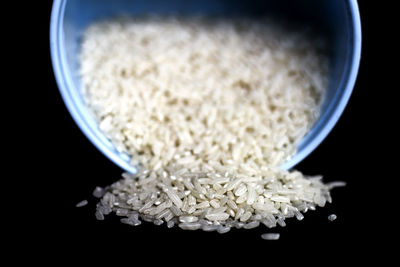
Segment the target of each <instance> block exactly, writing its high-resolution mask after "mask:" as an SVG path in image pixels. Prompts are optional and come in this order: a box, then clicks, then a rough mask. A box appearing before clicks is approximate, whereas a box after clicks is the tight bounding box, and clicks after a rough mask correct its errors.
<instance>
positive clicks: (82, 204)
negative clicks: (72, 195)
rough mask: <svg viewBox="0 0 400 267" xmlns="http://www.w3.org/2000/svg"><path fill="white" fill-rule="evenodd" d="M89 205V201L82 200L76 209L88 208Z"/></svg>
mask: <svg viewBox="0 0 400 267" xmlns="http://www.w3.org/2000/svg"><path fill="white" fill-rule="evenodd" d="M87 204H88V201H87V200H86V199H85V200H82V201H80V202H78V203H77V204H76V205H75V207H77V208H80V207H84V206H86V205H87Z"/></svg>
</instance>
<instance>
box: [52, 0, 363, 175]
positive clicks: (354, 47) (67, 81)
mask: <svg viewBox="0 0 400 267" xmlns="http://www.w3.org/2000/svg"><path fill="white" fill-rule="evenodd" d="M66 3H67V0H55V1H54V3H53V8H52V14H51V19H50V20H51V21H50V50H51V59H52V64H53V70H54V75H55V78H56V81H57V84H58V88H59V90H60V93H61V96H62V98H63V100H64V103H65V105H66V107H67V109H68V111H69V112H70V114H71V116H72V118H73V119H74V121H75V123H76V124H77V125H78V127H79V128H80V129H81V131H82V132H83V133H84V134H85V136H86V137H87V138H88V139H89V140H90V141H91V142H92V143H93V144H94V145H95V146H96V147H97V149H98V150H100V151H101V152H102V153H103V154H104V155H105V156H106V157H108V158H109V159H110V160H111V161H112V162H114V163H115V164H116V165H118V166H119V167H121V168H123V169H125V170H126V171H128V172H130V173H135V172H137V169H136V167H134V166H132V165H130V164H129V163H128V162H126V161H124V160H122V159H121V155H120V154H117V153H116V152H115V151H112V150H111V149H110V148H109V147H107V146H106V144H105V143H103V142H102V141H101V140H100V139H99V138H98V137H97V136H96V133H95V132H94V131H93V129H92V128H91V127H90V126H89V125H88V124H87V122H86V121H85V119H84V116H83V115H82V114H81V113H80V111H79V108H78V107H77V105H76V103H75V101H74V98H73V96H72V95H71V91H70V90H68V88H73V87H74V83H73V82H72V79H71V77H70V76H69V75H66V74H65V72H64V70H65V69H67V67H68V65H67V64H68V63H67V60H66V54H65V52H64V51H65V49H64V35H63V18H64V11H65V6H66ZM346 4H347V8H348V10H347V11H348V13H349V17H350V19H351V23H350V25H351V27H352V28H351V29H350V30H351V33H352V34H351V38H352V41H350V42H349V43H350V44H349V46H350V48H349V49H348V51H350V53H349V54H348V55H347V59H346V60H347V62H348V64H346V68H345V70H344V71H343V74H344V75H342V80H341V81H340V83H339V88H343V89H342V90H337V92H338V93H337V94H336V95H335V96H334V99H333V101H332V102H331V103H330V105H329V107H328V109H327V111H326V112H325V113H324V116H323V117H321V118H320V119H319V121H318V123H317V124H316V125H314V127H313V132H312V133H310V134H309V135H307V136H306V137H305V139H311V141H310V142H308V143H307V144H306V146H304V147H303V148H302V149H301V150H299V151H298V152H297V154H296V155H294V156H293V157H292V158H291V159H289V161H287V162H286V163H284V164H283V165H282V166H281V168H282V169H291V168H292V167H293V166H295V165H296V164H298V163H299V162H300V161H301V160H303V159H304V158H305V157H307V156H308V155H309V154H310V153H311V152H312V151H313V150H314V149H315V148H316V147H317V146H318V145H319V144H320V143H321V142H322V141H323V140H324V139H325V137H326V136H327V135H328V134H329V132H330V131H331V130H332V128H333V127H334V126H335V124H336V123H337V121H338V120H339V118H340V116H341V114H342V113H343V110H344V108H345V107H346V105H347V102H348V101H349V98H350V95H351V93H352V91H353V88H354V84H355V81H356V78H357V73H358V69H359V65H360V58H361V22H360V15H359V10H358V4H357V1H356V0H348V1H346ZM304 141H305V140H302V142H301V143H300V144H299V146H301V145H302V143H303V142H304Z"/></svg>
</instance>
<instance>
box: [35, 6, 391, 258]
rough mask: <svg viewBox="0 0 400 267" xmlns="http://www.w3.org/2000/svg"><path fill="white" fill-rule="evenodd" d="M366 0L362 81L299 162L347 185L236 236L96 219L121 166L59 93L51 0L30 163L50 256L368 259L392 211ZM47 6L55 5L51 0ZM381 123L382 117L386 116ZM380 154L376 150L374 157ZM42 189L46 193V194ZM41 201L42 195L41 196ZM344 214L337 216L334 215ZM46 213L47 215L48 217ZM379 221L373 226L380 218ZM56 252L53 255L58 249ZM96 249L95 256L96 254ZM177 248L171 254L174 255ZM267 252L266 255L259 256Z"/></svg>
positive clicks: (38, 227) (39, 228)
mask: <svg viewBox="0 0 400 267" xmlns="http://www.w3.org/2000/svg"><path fill="white" fill-rule="evenodd" d="M371 2H372V1H370V4H368V3H367V1H359V8H360V13H361V22H362V34H363V43H362V60H361V66H360V70H359V75H358V79H357V83H356V85H355V88H354V91H353V94H352V96H351V98H350V101H349V103H348V105H347V107H346V109H345V111H344V113H343V115H342V116H341V118H340V120H339V122H338V123H337V124H336V126H335V127H334V129H333V130H332V131H331V133H330V134H329V135H328V137H327V138H326V139H325V140H324V141H323V143H322V144H321V145H320V146H319V147H318V148H317V149H316V150H315V151H314V152H313V153H312V154H311V155H309V156H308V157H307V158H306V159H304V160H303V161H302V162H301V163H300V164H298V165H297V166H296V169H298V170H300V171H301V172H303V173H305V174H310V175H313V174H322V175H323V176H324V181H326V182H328V181H334V180H342V181H346V182H347V186H346V187H344V188H338V189H335V190H334V191H333V192H332V197H333V203H332V204H327V205H326V206H325V207H324V208H317V210H316V211H309V212H307V213H306V214H305V218H304V220H302V221H297V220H296V219H288V220H286V223H287V226H286V227H284V228H282V227H277V228H273V229H271V230H269V229H267V228H265V227H264V226H262V227H259V228H257V229H252V230H237V229H232V230H231V231H230V232H229V233H227V234H223V235H220V234H217V233H206V232H202V231H193V232H191V231H183V230H181V229H179V228H173V229H167V227H166V226H165V225H162V226H154V225H152V224H150V223H143V224H142V225H141V226H139V227H131V226H127V225H124V224H121V223H120V222H119V218H118V217H116V216H109V217H106V220H105V221H97V220H96V219H95V217H94V211H95V204H96V199H94V198H93V197H92V196H91V193H92V191H93V189H94V187H95V186H97V185H99V186H106V185H109V184H111V183H113V182H114V181H116V180H118V179H119V178H120V174H121V169H119V168H118V167H117V166H116V165H114V164H113V163H112V162H111V161H109V160H108V159H107V158H106V157H105V156H103V155H102V154H101V153H100V152H99V151H98V150H97V149H96V148H95V147H94V146H93V145H92V144H91V143H90V141H89V140H88V139H86V137H85V136H84V135H83V134H82V132H81V131H80V129H79V128H78V127H77V125H76V124H75V123H74V121H73V120H72V118H71V116H70V114H69V113H68V111H67V109H66V107H65V105H64V103H63V100H62V98H61V96H60V94H59V91H58V88H57V84H56V82H55V79H54V75H53V72H52V66H51V58H50V51H49V43H48V40H49V21H50V13H51V1H48V2H47V5H46V4H43V6H42V7H41V12H40V30H39V31H37V32H36V33H35V38H37V39H39V38H40V40H37V42H39V44H40V45H39V46H40V52H43V53H40V57H41V61H40V62H42V63H43V66H37V68H38V73H40V74H39V75H40V76H41V77H42V78H44V79H43V80H42V81H41V82H40V90H39V91H40V94H41V101H42V102H40V104H38V107H37V111H39V112H40V119H39V122H38V123H37V122H36V123H35V125H36V126H35V127H34V128H33V129H31V130H33V131H35V132H38V133H39V134H40V137H41V139H40V141H38V142H39V144H38V146H39V148H37V149H36V152H40V153H29V156H28V157H29V161H32V160H35V162H36V161H37V163H36V164H35V174H38V178H35V187H36V188H35V190H38V192H39V191H40V192H41V193H40V194H38V199H39V198H40V199H41V200H40V202H41V205H40V206H41V207H42V208H40V211H39V213H37V215H35V220H34V221H35V227H34V226H33V224H29V225H32V226H31V227H30V231H31V232H36V234H38V236H39V240H42V242H44V243H45V244H47V245H48V246H46V247H47V249H49V250H46V251H48V252H46V253H50V254H51V253H53V251H54V252H62V253H63V254H64V255H66V257H63V259H65V260H68V259H69V260H71V259H72V260H74V257H75V256H74V255H77V253H78V254H80V253H79V251H83V252H84V253H87V254H89V255H92V257H93V258H98V259H100V260H102V259H110V258H111V259H112V258H116V259H118V258H128V259H131V260H132V264H134V263H135V260H136V259H137V258H138V257H139V256H141V255H142V254H143V253H145V252H149V251H153V252H161V253H160V254H154V255H158V256H149V257H148V258H147V260H149V261H150V262H161V260H164V258H162V256H161V255H164V256H165V255H166V259H169V260H171V261H172V262H174V259H175V258H176V257H178V255H181V256H182V255H186V256H188V257H189V258H190V260H191V262H195V263H196V262H197V263H201V264H209V263H210V261H211V260H210V259H209V258H207V257H206V256H199V255H201V254H202V253H208V254H209V255H219V254H221V255H222V254H223V255H224V256H222V257H220V260H221V261H222V260H223V259H225V258H226V259H227V260H228V259H229V260H230V261H232V260H234V261H236V260H241V259H249V260H256V259H261V260H263V261H265V263H266V264H267V263H268V262H269V260H271V259H275V260H276V259H277V260H278V261H282V263H285V262H286V261H287V260H299V261H300V262H303V261H305V260H307V261H310V259H311V258H312V257H313V255H314V256H315V255H321V256H322V257H323V258H324V263H328V262H331V261H342V260H344V259H346V258H347V257H349V256H350V257H353V258H354V259H361V258H367V257H368V255H367V253H365V254H364V252H365V251H363V252H362V253H357V251H359V248H360V247H363V248H375V247H379V246H380V243H379V242H377V241H374V242H373V241H372V237H373V236H375V235H378V236H379V233H376V231H380V229H381V228H379V229H376V228H373V227H372V225H373V222H374V221H375V220H376V221H378V220H380V219H379V218H380V217H384V216H385V215H383V214H379V213H377V214H376V213H375V214H374V216H373V218H371V219H368V220H366V219H365V217H366V216H368V214H370V213H371V212H372V210H373V201H372V195H371V194H370V190H371V185H372V187H374V186H375V184H374V182H373V181H375V180H376V178H377V176H376V174H375V171H373V169H374V168H372V166H373V162H375V159H374V158H373V156H372V155H371V153H372V152H371V151H372V149H374V148H375V146H377V145H376V143H374V142H369V143H368V144H367V143H366V142H367V141H366V140H368V139H370V138H371V135H372V134H371V120H374V119H375V117H376V115H375V112H373V110H372V107H371V102H372V101H374V100H376V99H374V97H375V96H374V94H373V92H375V90H376V88H377V81H376V80H375V79H374V78H375V75H373V74H372V71H371V69H373V68H374V67H375V62H376V61H375V57H376V53H375V52H374V50H375V47H374V46H375V42H377V41H376V40H375V38H374V37H373V36H374V32H376V31H377V27H379V26H378V25H376V23H374V21H375V20H376V14H375V13H374V6H372V4H371ZM44 3H46V2H44ZM378 123H379V122H378ZM374 157H375V156H374ZM39 195H40V196H39ZM83 199H87V200H88V201H89V204H88V205H87V206H85V207H82V208H75V205H76V203H78V202H79V201H81V200H83ZM37 201H38V200H37ZM332 213H335V214H337V216H338V218H337V220H336V221H333V222H331V221H329V220H328V219H327V217H328V215H329V214H332ZM39 214H41V215H39ZM371 222H372V224H371ZM268 231H269V232H279V233H280V234H281V238H280V240H278V241H266V240H262V239H261V238H260V235H261V234H262V233H265V232H268ZM50 251H51V252H50ZM89 251H94V252H95V253H94V254H91V253H89ZM167 251H168V253H163V252H167ZM256 252H257V253H258V254H257V253H256Z"/></svg>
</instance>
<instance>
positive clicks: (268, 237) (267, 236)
mask: <svg viewBox="0 0 400 267" xmlns="http://www.w3.org/2000/svg"><path fill="white" fill-rule="evenodd" d="M279 237H280V234H279V233H266V234H262V235H261V238H262V239H265V240H278V239H279Z"/></svg>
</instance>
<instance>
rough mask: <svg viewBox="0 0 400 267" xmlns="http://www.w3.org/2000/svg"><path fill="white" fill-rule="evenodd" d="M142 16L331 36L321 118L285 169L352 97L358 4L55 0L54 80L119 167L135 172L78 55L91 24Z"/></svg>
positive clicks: (332, 0) (287, 0)
mask: <svg viewBox="0 0 400 267" xmlns="http://www.w3.org/2000/svg"><path fill="white" fill-rule="evenodd" d="M143 13H152V14H154V13H156V14H185V15H191V14H193V15H198V14H208V15H221V16H235V15H246V16H260V15H265V14H269V15H273V16H276V17H285V19H290V20H295V21H296V22H300V23H305V24H309V25H310V26H311V27H312V28H314V29H315V30H316V31H318V32H320V33H322V34H324V35H326V37H327V39H328V40H329V44H330V57H331V70H330V74H329V85H328V89H327V95H326V98H325V101H324V103H323V105H322V112H321V116H320V118H319V119H318V121H317V122H316V124H315V125H314V126H313V128H312V129H311V131H310V132H309V133H308V134H307V135H306V136H305V138H304V139H303V140H302V141H301V143H300V144H299V145H298V152H297V154H296V155H295V156H293V157H292V158H291V159H290V160H288V161H287V162H286V163H285V164H284V165H283V166H282V168H284V169H290V168H291V167H293V166H294V165H295V164H297V163H298V162H299V161H301V160H302V159H303V158H304V157H306V156H307V155H308V154H309V153H310V152H311V151H312V150H313V149H314V148H315V147H316V146H317V145H318V144H319V143H320V142H321V141H322V140H323V139H324V138H325V136H326V135H327V134H328V133H329V131H330V130H331V129H332V127H333V126H334V124H335V123H336V121H337V119H338V118H339V116H340V114H341V113H342V111H343V109H344V106H345V105H346V103H347V100H348V98H349V96H350V94H351V91H352V88H353V85H354V80H355V76H356V73H357V70H358V61H359V53H360V51H359V50H360V42H361V41H360V29H359V27H360V26H359V18H358V9H357V3H356V1H346V0H327V1H321V0H307V1H298V0H297V1H296V0H269V1H266V0H247V1H238V0H168V1H167V0H146V1H140V0H113V1H109V0H69V1H67V0H56V1H55V2H54V6H53V14H52V21H51V50H52V51H51V52H52V60H53V67H54V72H55V76H56V79H57V82H58V85H59V88H60V91H61V94H62V96H63V99H64V101H65V103H66V105H67V108H68V109H69V111H70V113H71V115H72V117H73V118H74V120H75V121H76V123H77V124H78V126H79V127H80V128H81V129H82V131H83V132H84V133H85V135H86V136H87V137H88V138H89V139H90V140H91V141H92V143H93V144H94V145H95V146H97V148H98V149H99V150H100V151H102V152H103V153H104V154H105V155H106V156H107V157H108V158H110V159H111V160H112V161H114V162H115V163H116V164H117V165H119V166H120V167H122V168H123V169H125V170H127V171H129V172H136V169H135V167H134V166H131V165H130V164H129V156H128V155H126V154H123V153H122V154H121V153H119V152H118V151H117V150H116V149H115V148H114V147H113V145H112V144H111V142H110V141H109V140H107V138H106V137H105V136H104V135H103V134H102V133H101V131H100V130H99V128H98V127H97V123H96V121H95V120H94V118H93V116H92V115H91V114H90V112H89V111H88V109H87V107H86V106H85V104H84V102H83V99H82V97H81V95H80V79H79V73H78V70H79V61H78V54H79V49H80V42H81V39H82V33H83V31H84V30H85V28H86V27H87V26H88V25H89V24H90V23H92V22H94V21H96V20H99V19H104V18H107V17H112V16H116V15H120V14H128V15H137V14H143Z"/></svg>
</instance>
